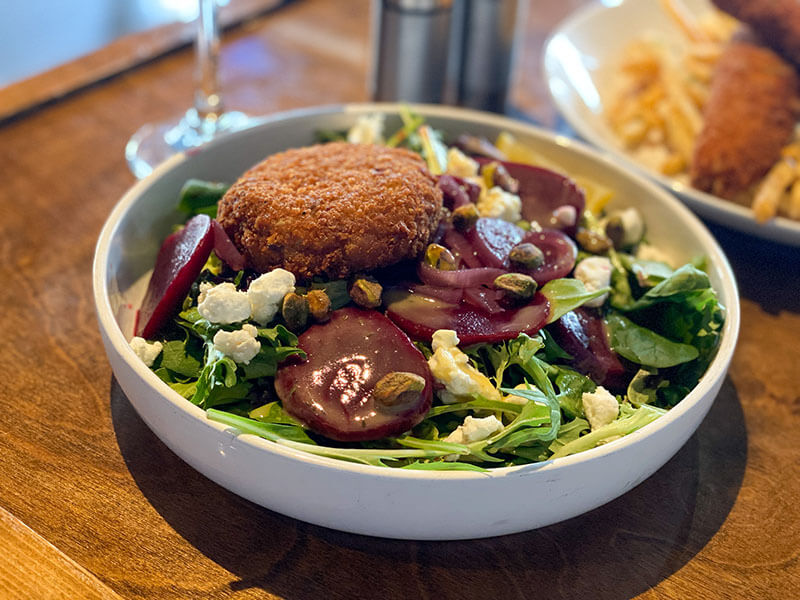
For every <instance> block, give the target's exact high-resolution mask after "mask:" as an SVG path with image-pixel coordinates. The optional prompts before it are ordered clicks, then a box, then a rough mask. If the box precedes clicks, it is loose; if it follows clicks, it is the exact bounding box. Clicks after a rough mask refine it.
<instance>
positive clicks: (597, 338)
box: [549, 308, 625, 390]
mask: <svg viewBox="0 0 800 600" xmlns="http://www.w3.org/2000/svg"><path fill="white" fill-rule="evenodd" d="M549 330H550V331H551V332H552V334H553V337H554V338H555V340H556V342H558V344H559V345H560V346H561V347H562V348H563V349H564V350H565V351H566V352H568V353H569V354H571V355H572V363H571V364H572V366H573V367H575V369H576V370H578V371H580V372H581V373H583V374H584V375H588V376H589V377H591V378H592V379H593V380H594V381H597V382H598V383H600V384H601V385H603V386H605V387H607V388H609V389H613V390H620V389H621V388H622V387H624V385H625V384H624V377H623V376H624V375H625V367H624V365H623V364H622V361H620V359H619V356H617V354H616V352H614V351H613V350H612V349H611V348H610V347H609V345H608V338H607V336H606V327H605V323H604V322H603V319H602V318H600V317H599V316H597V315H595V314H594V313H592V312H589V311H588V310H585V309H583V308H576V309H575V310H573V311H570V312H568V313H567V314H565V315H564V316H562V317H561V318H560V319H559V320H558V321H556V322H555V323H553V324H552V325H551V326H550V327H549Z"/></svg>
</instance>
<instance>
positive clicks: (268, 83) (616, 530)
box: [0, 0, 800, 600]
mask: <svg viewBox="0 0 800 600" xmlns="http://www.w3.org/2000/svg"><path fill="white" fill-rule="evenodd" d="M580 4H583V1H582V0H570V1H566V2H560V1H556V0H547V1H542V2H536V3H531V10H530V14H529V21H528V26H527V28H526V33H525V38H524V51H523V53H522V55H521V57H520V58H521V60H520V62H519V65H518V75H519V76H518V79H517V81H516V83H515V86H514V89H513V93H512V99H513V100H514V103H515V105H516V107H517V109H518V111H519V112H520V113H522V114H524V115H525V116H526V118H529V119H535V120H537V121H539V122H541V123H544V124H545V125H547V126H550V127H554V126H557V125H558V121H557V119H556V113H555V110H554V108H553V106H552V105H551V104H550V102H549V101H548V99H547V95H546V90H545V88H544V84H543V82H542V80H541V73H540V71H539V62H540V58H541V47H542V43H543V41H544V38H545V36H546V35H547V33H548V32H549V31H550V30H551V28H552V26H553V25H554V24H555V23H556V22H557V21H558V20H559V19H560V18H562V17H563V16H564V15H566V14H567V13H568V12H569V11H571V10H572V9H573V8H574V7H576V6H578V5H580ZM368 7H369V4H368V2H367V1H366V0H359V1H357V2H335V1H333V0H307V1H303V2H295V3H292V4H290V5H288V6H286V7H284V8H281V9H280V10H278V11H277V12H274V13H271V14H268V15H265V16H263V17H260V18H258V19H255V20H251V21H249V22H247V23H246V24H244V25H242V26H239V27H237V28H235V29H233V30H231V31H230V32H228V34H227V35H226V36H225V39H224V43H225V45H224V48H223V57H222V69H223V78H222V79H223V86H224V89H225V92H226V95H227V99H228V103H229V105H230V106H231V107H232V108H237V109H242V110H245V111H247V112H250V113H251V114H267V113H273V112H276V111H279V110H284V109H290V108H297V107H303V106H311V105H317V104H329V103H340V102H348V101H363V100H366V85H365V79H366V73H367V60H368V54H369V53H368V46H369V39H368V35H367V32H368ZM192 58H193V56H192V53H191V51H190V50H189V49H186V50H182V51H178V52H175V53H171V54H168V55H166V56H164V57H163V58H161V59H159V60H156V61H153V62H150V63H147V64H145V65H143V66H141V67H140V68H137V69H133V70H128V71H126V72H124V73H122V74H120V75H118V76H116V77H113V78H111V79H107V80H104V81H102V82H99V83H97V84H96V85H92V86H89V87H88V88H84V89H82V90H81V91H79V92H77V93H73V94H70V95H67V96H65V97H64V98H63V99H61V100H60V101H58V102H51V103H49V104H47V105H46V106H43V107H41V108H39V109H38V110H34V111H28V112H26V113H24V114H22V115H20V116H18V117H15V118H11V119H9V120H6V121H5V122H4V123H2V124H1V125H0V183H1V185H0V307H2V311H0V325H2V329H0V356H2V357H3V359H4V364H5V369H4V371H5V373H6V384H5V385H3V386H2V388H0V390H1V391H0V409H2V410H0V507H2V509H3V512H2V513H0V515H2V516H1V518H0V524H2V526H1V527H0V550H1V551H3V553H4V554H5V556H4V560H3V561H1V562H0V598H3V599H5V598H15V599H16V598H92V597H113V595H114V594H115V595H118V596H120V597H123V598H131V599H133V598H142V599H145V598H146V599H158V600H161V599H164V600H167V599H169V600H173V599H185V598H215V599H216V598H237V599H239V598H241V599H246V598H247V599H249V598H290V599H299V598H333V599H339V598H341V599H352V598H382V599H386V600H393V599H405V598H431V599H440V598H459V599H464V598H558V599H571V598H576V599H577V598H581V599H586V598H592V599H595V598H598V599H611V600H617V599H624V598H646V599H675V600H678V599H687V598H690V599H691V598H711V599H717V598H737V599H738V598H747V599H751V598H752V599H759V600H761V599H773V598H774V599H781V600H785V599H789V598H797V597H800V392H798V389H800V359H798V350H797V349H798V339H800V293H799V292H800V252H799V251H798V249H796V248H788V247H783V246H779V245H775V244H770V243H768V242H762V241H757V240H755V239H752V238H748V237H746V236H743V235H741V234H738V233H736V232H732V231H729V230H726V229H723V228H719V227H713V228H712V231H713V233H714V234H715V235H716V236H717V237H718V239H719V240H720V242H721V244H722V245H723V247H724V249H725V251H726V252H727V253H728V256H729V258H730V260H731V263H732V265H733V268H734V270H735V272H736V275H737V277H738V279H739V284H740V291H741V298H742V310H743V314H742V330H741V336H740V340H739V345H738V349H737V352H736V355H735V357H734V359H733V364H732V366H731V369H730V373H729V376H728V377H727V379H726V380H725V382H724V385H723V387H722V391H721V392H720V395H719V397H718V398H717V400H716V402H715V404H714V406H713V407H712V409H711V411H710V413H709V415H708V417H707V418H706V419H705V421H704V422H703V424H702V425H701V426H700V428H699V429H698V431H697V432H696V434H695V435H693V436H692V437H691V438H690V440H689V442H688V443H687V444H686V445H685V446H684V447H683V448H682V449H681V450H680V451H679V452H678V454H677V455H676V456H675V457H674V458H672V459H671V460H670V461H669V462H668V463H667V464H666V465H665V466H664V467H663V468H662V469H661V470H659V471H658V472H657V473H656V474H655V475H653V476H652V477H651V478H649V479H648V480H646V481H645V482H644V483H642V484H641V485H639V486H638V487H637V488H635V489H634V490H632V491H631V492H629V493H627V494H626V495H625V496H623V497H621V498H619V499H617V500H615V501H613V502H610V503H608V504H607V505H605V506H603V507H601V508H598V509H596V510H594V511H592V512H590V513H588V514H585V515H583V516H580V517H577V518H574V519H571V520H569V521H566V522H564V523H560V524H557V525H553V526H550V527H547V528H544V529H540V530H537V531H532V532H527V533H521V534H517V535H511V536H504V537H499V538H493V539H487V540H480V541H465V542H449V543H433V542H425V543H415V542H399V541H389V540H381V539H374V538H368V537H362V536H356V535H351V534H345V533H340V532H336V531H331V530H327V529H323V528H320V527H316V526H312V525H308V524H305V523H301V522H298V521H295V520H293V519H291V518H288V517H284V516H281V515H279V514H276V513H273V512H271V511H269V510H266V509H263V508H261V507H258V506H256V505H254V504H252V503H250V502H248V501H246V500H243V499H241V498H239V497H238V496H235V495H234V494H232V493H230V492H228V491H226V490H224V489H223V488H221V487H219V486H217V485H216V484H214V483H212V482H210V481H209V480H207V479H206V478H204V477H203V476H202V475H200V474H198V473H197V472H196V471H194V470H193V469H191V468H190V467H189V466H187V465H186V464H185V463H183V462H182V461H181V460H180V459H178V458H177V457H176V456H175V455H174V454H173V453H172V452H171V451H170V450H168V449H167V448H166V447H165V446H164V445H163V444H162V443H161V442H160V441H159V440H158V439H157V438H156V437H155V436H154V435H153V434H152V433H151V432H150V430H149V429H148V428H147V426H146V425H145V424H144V423H143V422H142V420H141V419H140V418H139V417H138V415H137V414H136V413H135V411H134V409H133V408H132V406H131V404H130V402H129V401H128V399H127V398H126V397H125V395H124V394H123V393H122V392H121V390H120V388H119V386H118V385H117V383H116V382H115V380H114V378H113V376H112V373H111V369H110V367H109V364H108V362H107V360H106V357H105V355H104V352H103V348H102V344H101V340H100V335H99V332H98V329H97V325H96V320H95V314H94V305H93V299H92V291H91V264H92V257H93V252H94V245H95V242H96V240H97V236H98V234H99V232H100V229H101V227H102V225H103V222H104V220H105V219H106V217H107V215H108V214H109V212H110V211H111V209H112V207H113V206H114V204H115V203H116V202H117V200H118V199H119V198H120V197H121V196H122V194H123V193H124V192H125V190H126V189H127V188H128V187H129V186H131V185H132V184H133V183H134V178H133V176H132V175H131V174H130V172H129V171H128V169H127V167H126V164H125V160H124V157H123V148H124V146H125V142H126V141H127V139H128V137H129V136H130V134H131V133H132V132H133V131H135V130H136V129H137V128H138V127H139V126H140V125H141V124H143V123H146V122H153V121H157V120H161V119H164V118H168V117H171V116H176V115H178V114H180V113H181V112H182V111H184V110H185V109H186V108H187V107H188V104H189V103H190V102H191V96H192V93H191V90H192ZM23 561H24V562H25V563H27V565H25V564H21V563H22V562H23ZM59 565H60V566H59ZM33 567H35V568H33ZM76 574H78V575H79V576H80V577H79V578H82V579H81V581H83V582H84V583H86V582H94V583H87V586H88V587H86V588H85V590H86V591H85V593H84V591H83V590H82V589H81V588H72V587H69V586H70V585H73V583H72V582H74V581H75V577H76ZM12 582H13V585H12ZM106 588H107V589H106ZM72 590H76V591H74V592H73V591H72ZM92 594H94V595H92ZM103 594H106V595H105V596H104V595H103Z"/></svg>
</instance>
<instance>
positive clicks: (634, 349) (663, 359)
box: [606, 313, 699, 367]
mask: <svg viewBox="0 0 800 600" xmlns="http://www.w3.org/2000/svg"><path fill="white" fill-rule="evenodd" d="M606 325H607V327H608V332H609V337H610V339H609V345H610V346H611V349H612V350H614V352H616V353H617V354H619V355H620V356H624V357H625V358H627V359H628V360H630V361H633V362H635V363H636V364H639V365H644V366H648V367H672V366H674V365H678V364H681V363H685V362H688V361H690V360H694V359H695V358H697V357H698V356H699V352H698V351H697V348H695V347H694V346H690V345H688V344H681V343H678V342H673V341H672V340H669V339H667V338H665V337H664V336H662V335H659V334H657V333H656V332H655V331H652V330H650V329H647V328H645V327H641V326H639V325H637V324H636V323H634V322H633V321H631V320H630V319H628V318H626V317H623V316H622V315H619V314H615V313H611V314H609V315H608V316H607V317H606Z"/></svg>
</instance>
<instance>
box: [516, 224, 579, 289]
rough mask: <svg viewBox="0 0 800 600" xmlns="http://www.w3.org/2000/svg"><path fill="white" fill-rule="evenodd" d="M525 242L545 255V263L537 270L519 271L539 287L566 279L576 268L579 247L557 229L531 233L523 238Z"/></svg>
mask: <svg viewBox="0 0 800 600" xmlns="http://www.w3.org/2000/svg"><path fill="white" fill-rule="evenodd" d="M522 241H523V242H530V243H531V244H533V245H534V246H537V247H538V248H539V250H541V251H542V252H543V253H544V263H543V264H542V265H541V266H539V267H537V268H535V269H517V270H518V271H519V272H521V273H527V274H528V275H530V276H531V277H533V278H534V279H535V280H536V283H538V284H539V285H544V284H545V283H547V282H548V281H550V280H552V279H558V278H559V277H566V276H567V275H569V274H570V273H571V272H572V269H573V267H575V259H576V258H577V257H578V247H577V246H576V245H575V242H573V241H572V238H571V237H569V236H568V235H567V234H565V233H562V232H561V231H558V230H556V229H543V230H542V231H530V232H528V233H526V234H525V237H523V238H522Z"/></svg>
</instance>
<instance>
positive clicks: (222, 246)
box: [211, 221, 245, 271]
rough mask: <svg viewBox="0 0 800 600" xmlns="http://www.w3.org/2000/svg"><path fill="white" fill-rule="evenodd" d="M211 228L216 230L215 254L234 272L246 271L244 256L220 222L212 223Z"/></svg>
mask: <svg viewBox="0 0 800 600" xmlns="http://www.w3.org/2000/svg"><path fill="white" fill-rule="evenodd" d="M211 227H212V228H213V229H214V252H215V253H216V255H217V256H218V257H219V258H220V260H222V261H223V262H225V264H227V265H228V266H229V267H230V268H231V269H233V270H234V271H241V270H242V269H244V265H245V260H244V256H243V255H242V253H241V252H239V250H238V249H237V248H236V246H234V245H233V242H232V241H231V238H229V237H228V234H227V233H226V232H225V230H224V229H223V228H222V225H220V224H219V222H218V221H211Z"/></svg>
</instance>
